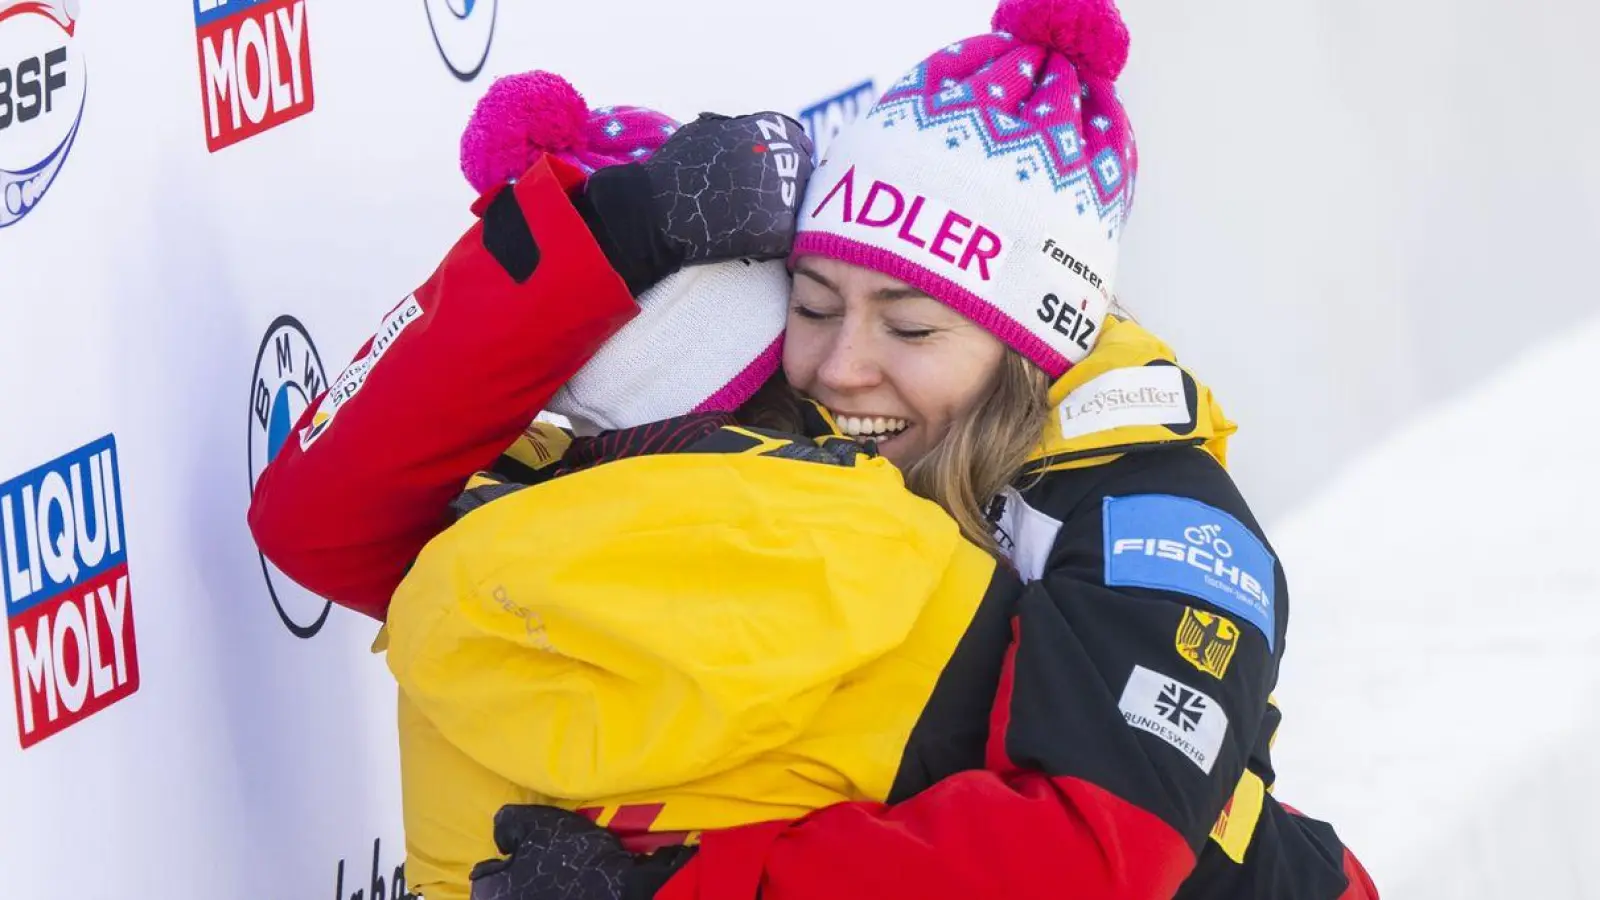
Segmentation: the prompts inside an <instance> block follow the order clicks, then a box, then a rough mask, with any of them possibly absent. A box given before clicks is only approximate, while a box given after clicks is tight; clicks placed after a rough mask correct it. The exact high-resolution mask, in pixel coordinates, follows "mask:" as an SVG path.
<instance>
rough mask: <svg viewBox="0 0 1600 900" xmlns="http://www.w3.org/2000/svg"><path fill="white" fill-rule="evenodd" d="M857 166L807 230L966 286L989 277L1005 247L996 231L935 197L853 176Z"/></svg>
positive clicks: (832, 188)
mask: <svg viewBox="0 0 1600 900" xmlns="http://www.w3.org/2000/svg"><path fill="white" fill-rule="evenodd" d="M857 169H858V167H857V166H851V167H850V168H849V169H847V170H845V173H844V174H843V175H841V176H839V180H838V181H836V182H834V184H833V185H831V186H830V187H829V188H828V190H827V193H826V194H824V195H823V197H822V200H821V202H819V203H818V204H817V206H816V208H815V209H813V210H812V212H811V215H810V218H811V220H812V222H811V223H810V225H809V227H810V228H812V229H815V230H818V231H829V232H833V233H835V234H838V235H840V236H842V237H846V238H850V239H853V240H857V241H860V242H862V243H866V244H870V245H872V246H875V247H879V248H882V249H884V250H889V251H892V252H893V253H895V254H896V255H897V256H900V257H902V258H904V259H907V260H910V261H913V262H916V263H918V264H920V265H922V266H923V267H924V268H927V269H928V270H929V271H932V272H935V273H937V274H939V275H941V276H943V277H945V278H949V279H950V280H951V281H954V282H956V283H958V284H960V285H962V286H963V287H966V288H968V289H969V290H977V289H979V288H981V286H982V285H984V284H987V283H988V282H989V281H991V280H992V279H993V278H994V275H995V272H996V271H997V270H998V269H999V267H1000V264H1001V261H1002V259H1003V258H1004V256H1005V253H1006V246H1007V241H1006V239H1005V237H1004V236H1002V235H1001V234H1000V233H999V232H998V231H996V230H995V229H994V228H991V227H990V226H988V225H986V224H984V223H983V222H981V221H976V220H975V219H974V218H973V217H970V216H966V215H962V213H961V212H960V211H958V210H956V209H953V208H952V207H950V206H949V205H948V204H946V203H943V202H941V201H940V200H939V199H937V198H935V197H930V196H928V195H926V194H922V193H918V192H916V191H914V190H910V189H907V188H902V187H900V186H898V185H896V184H893V183H892V182H889V181H885V180H882V179H877V178H871V177H869V176H866V175H859V176H858V175H857Z"/></svg>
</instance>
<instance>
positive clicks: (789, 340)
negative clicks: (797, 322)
mask: <svg viewBox="0 0 1600 900" xmlns="http://www.w3.org/2000/svg"><path fill="white" fill-rule="evenodd" d="M808 330H809V329H806V328H796V327H794V319H793V317H791V318H790V320H789V328H788V330H787V331H786V332H785V333H784V336H783V377H784V378H786V379H788V381H789V384H791V385H793V386H794V387H795V388H797V389H799V390H802V391H806V390H810V388H811V382H812V379H814V378H815V377H816V374H817V359H818V358H819V354H818V343H819V342H818V340H817V338H816V336H815V335H811V334H808V333H807V332H808Z"/></svg>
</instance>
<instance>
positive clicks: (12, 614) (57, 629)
mask: <svg viewBox="0 0 1600 900" xmlns="http://www.w3.org/2000/svg"><path fill="white" fill-rule="evenodd" d="M120 479H121V474H120V473H119V471H118V468H117V447H116V441H115V439H114V438H113V437H112V436H111V435H106V436H105V437H103V438H100V439H99V440H97V441H94V442H93V443H90V444H88V445H86V446H83V447H80V448H78V449H77V450H74V451H72V452H71V453H68V454H66V455H65V456H62V457H60V458H58V459H55V460H52V461H50V462H48V463H45V464H44V465H42V466H39V467H38V468H36V469H34V470H32V471H30V472H27V473H25V474H23V475H20V476H18V477H16V478H13V479H11V480H10V481H7V482H6V483H5V484H3V485H0V593H3V594H4V597H5V613H6V636H7V641H6V643H7V644H8V645H9V649H10V651H11V663H12V675H13V676H14V679H15V694H16V701H17V733H18V735H19V736H20V738H21V741H22V746H23V747H24V748H28V747H31V746H33V745H34V744H37V743H39V742H40V741H42V740H44V739H45V738H47V737H50V736H51V735H54V734H58V733H60V732H62V731H64V730H66V729H67V728H70V727H72V726H73V725H76V724H77V723H79V722H81V721H83V720H84V719H87V718H89V717H90V716H92V715H94V714H95V713H98V712H100V711H101V710H104V709H105V708H106V707H108V706H110V705H111V704H113V703H116V702H117V701H119V700H122V699H125V698H127V697H129V696H131V695H132V694H133V693H134V692H135V691H137V690H138V689H139V656H138V651H137V649H136V645H135V641H134V629H133V595H132V591H131V589H130V587H129V584H128V553H127V541H126V538H127V532H126V531H125V529H124V528H123V518H122V495H121V490H120V487H121V480H120Z"/></svg>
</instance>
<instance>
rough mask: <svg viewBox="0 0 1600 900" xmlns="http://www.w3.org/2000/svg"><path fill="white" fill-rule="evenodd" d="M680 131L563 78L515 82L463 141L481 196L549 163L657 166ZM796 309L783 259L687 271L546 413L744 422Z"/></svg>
mask: <svg viewBox="0 0 1600 900" xmlns="http://www.w3.org/2000/svg"><path fill="white" fill-rule="evenodd" d="M677 127H678V123H677V122H676V121H674V120H673V119H671V118H670V117H668V116H666V115H664V114H662V113H659V112H656V111H655V110H651V109H646V108H644V107H639V106H608V107H602V108H600V109H590V108H589V105H588V102H587V101H586V100H584V98H583V95H581V94H579V93H578V91H577V89H576V88H574V87H573V86H572V85H571V83H569V82H568V81H567V80H566V79H565V78H562V77H561V76H560V75H557V74H555V73H553V72H544V71H533V72H524V73H521V74H517V75H508V76H505V77H503V78H498V79H496V80H495V82H494V83H493V84H491V85H490V86H489V90H488V91H486V92H485V93H484V95H483V97H482V98H481V99H479V101H478V104H477V106H476V107H475V108H474V109H473V113H472V118H471V120H470V121H469V122H468V123H467V128H466V130H465V131H464V132H463V133H462V136H461V171H462V173H463V174H464V175H466V176H467V180H468V181H469V182H470V183H471V184H472V186H473V187H474V188H475V189H476V190H477V191H478V192H479V193H480V194H482V193H484V192H486V191H489V190H491V189H493V188H494V187H496V186H498V185H501V184H504V183H506V182H507V181H509V180H511V179H514V178H515V177H517V176H518V175H520V174H521V173H523V172H525V171H527V169H528V167H529V166H530V165H532V164H533V162H534V160H535V159H537V158H538V156H539V154H541V153H548V154H551V155H553V156H555V157H557V158H558V159H561V160H563V161H564V162H566V163H568V164H570V165H573V166H576V167H578V168H579V169H582V170H583V171H584V172H593V171H594V170H595V169H597V168H602V167H605V166H613V165H619V164H622V163H627V162H636V161H640V160H644V159H648V158H649V157H650V155H651V154H653V153H655V151H656V150H658V149H660V147H661V145H662V144H663V143H665V142H666V140H667V139H668V138H669V137H670V136H671V135H672V134H673V133H674V132H675V131H676V130H677ZM582 301H583V298H581V297H574V298H572V302H574V303H581V302H582ZM788 301H789V278H788V274H787V272H785V270H784V266H783V263H782V262H781V261H772V262H762V263H757V262H752V261H750V260H733V261H730V262H722V263H714V264H710V265H702V266H692V267H689V268H686V269H683V270H681V271H679V272H677V273H676V274H673V275H671V276H669V277H667V278H666V279H663V280H662V281H661V282H659V283H658V284H656V285H655V286H654V287H653V288H651V289H650V290H648V291H645V292H644V294H642V295H641V296H640V297H639V298H638V302H639V307H640V310H641V311H640V313H639V314H638V315H637V316H635V317H634V318H633V320H632V321H630V322H628V324H626V325H624V326H623V327H622V329H621V330H620V331H619V332H617V334H615V335H613V336H612V337H611V339H610V340H609V341H607V342H606V343H605V344H604V345H603V346H601V348H600V350H599V352H597V353H596V354H595V355H594V356H593V357H592V358H591V359H590V360H589V363H588V364H587V365H585V366H584V367H583V368H582V369H581V370H579V372H578V374H577V375H575V376H573V378H572V380H570V381H568V382H567V383H566V384H565V385H563V386H562V388H561V389H560V390H559V391H557V392H556V395H555V396H554V397H553V398H552V399H551V400H550V403H549V406H548V407H547V408H546V410H545V411H546V412H552V413H556V414H557V415H560V416H564V417H566V418H567V419H568V420H569V421H570V422H571V424H572V426H573V428H574V429H575V430H577V431H579V432H580V433H583V434H593V433H596V432H599V431H606V430H611V429H616V428H632V427H635V426H638V425H645V424H648V423H650V422H656V421H660V420H661V419H670V418H673V417H674V416H681V415H684V414H686V413H691V412H732V411H733V410H735V409H737V408H739V406H741V405H742V404H743V403H744V402H745V401H746V400H748V399H750V397H751V395H753V394H754V393H755V392H756V389H758V388H760V387H761V385H762V384H764V383H766V381H767V379H768V378H771V377H772V374H773V373H774V372H776V371H777V370H778V363H779V362H780V357H781V355H782V352H783V347H782V338H783V326H784V319H785V317H786V316H787V314H788V309H787V307H788Z"/></svg>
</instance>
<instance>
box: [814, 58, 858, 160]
mask: <svg viewBox="0 0 1600 900" xmlns="http://www.w3.org/2000/svg"><path fill="white" fill-rule="evenodd" d="M876 96H877V92H876V91H875V90H874V89H873V87H872V79H870V78H869V79H867V80H866V81H863V82H861V83H860V84H858V85H856V86H855V87H852V88H848V89H847V90H845V91H844V92H842V93H839V94H835V95H834V96H832V97H829V98H828V99H826V100H823V101H821V102H819V103H816V104H814V105H812V106H808V107H806V108H805V109H802V110H800V122H801V124H803V125H805V127H806V134H809V135H811V143H812V144H813V146H814V147H815V148H816V149H815V154H816V158H817V159H819V160H821V159H826V158H827V156H828V145H829V144H830V143H832V142H833V139H834V138H835V137H837V136H838V135H839V132H840V131H843V130H844V127H845V126H846V125H848V124H850V123H851V122H854V121H855V120H856V119H857V118H860V117H861V116H862V115H863V114H865V113H866V111H867V110H868V109H870V108H872V100H873V98H874V97H876Z"/></svg>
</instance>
